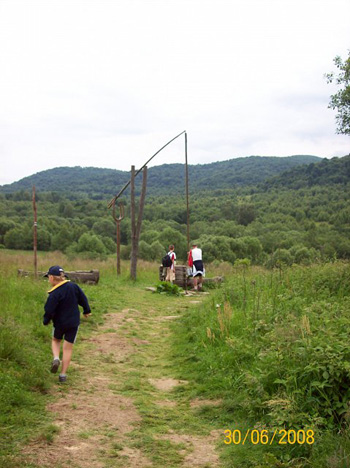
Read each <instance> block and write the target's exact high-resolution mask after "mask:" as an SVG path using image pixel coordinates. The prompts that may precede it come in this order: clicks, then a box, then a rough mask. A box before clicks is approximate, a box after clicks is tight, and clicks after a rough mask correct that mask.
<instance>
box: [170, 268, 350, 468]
mask: <svg viewBox="0 0 350 468" xmlns="http://www.w3.org/2000/svg"><path fill="white" fill-rule="evenodd" d="M349 306H350V265H349V263H340V262H337V263H334V264H326V265H320V266H312V267H300V266H293V267H292V268H287V269H285V270H283V271H281V272H270V273H268V272H266V271H264V270H258V269H256V268H254V267H250V268H237V270H236V273H235V275H234V277H233V278H230V279H229V280H228V281H226V283H225V285H224V286H223V287H222V288H221V289H220V290H217V291H216V292H212V293H211V300H210V301H209V302H208V303H207V305H206V307H201V308H199V309H198V310H196V311H193V310H191V311H190V312H189V313H188V314H187V315H186V317H184V318H183V320H182V321H181V322H177V323H176V324H174V327H175V332H177V334H176V339H175V349H176V353H177V359H178V360H179V365H180V364H181V366H182V369H183V372H182V374H181V377H182V378H184V379H191V380H192V381H195V382H196V383H197V385H196V387H195V389H193V392H195V393H194V394H195V395H198V396H199V397H202V398H205V397H209V396H210V398H215V397H216V398H222V399H223V408H225V411H227V412H228V414H231V415H232V420H234V426H235V427H236V428H240V429H242V431H243V430H247V428H253V427H255V428H260V429H261V428H267V429H271V430H273V429H274V428H277V429H281V428H286V429H287V430H288V429H295V430H300V429H308V428H312V429H313V430H314V431H315V440H316V443H315V444H314V446H308V447H307V446H305V445H304V446H302V445H299V446H298V445H288V444H287V445H285V446H283V447H281V446H278V445H277V444H276V445H272V446H262V445H260V447H255V448H254V447H251V449H250V448H249V451H247V448H246V447H244V449H245V450H243V447H239V446H234V447H230V448H229V449H228V450H229V451H228V452H227V454H226V459H227V461H228V465H227V466H232V464H235V465H239V466H242V467H247V468H248V467H261V466H266V467H267V466H276V467H278V466H281V467H282V466H310V467H315V468H316V467H317V468H318V467H324V468H326V467H329V466H341V465H338V464H335V463H336V460H338V461H339V456H340V455H339V448H340V447H341V451H343V450H346V448H349V440H350V433H349V428H348V420H349V406H348V402H349V400H350V364H349V363H350V343H349V337H348V330H349V327H350V317H349V313H348V311H349ZM180 330H181V332H180ZM179 350H181V352H180V351H179ZM181 356H182V357H181ZM183 356H186V358H184V357H183ZM325 447H327V449H326V448H325ZM282 449H283V450H282ZM264 457H267V458H266V460H267V459H269V460H270V461H271V463H272V460H274V462H273V464H268V463H267V464H266V465H264V464H261V463H262V461H261V460H263V458H264ZM331 459H333V460H334V461H333V462H332V461H331ZM229 461H230V462H231V465H230V464H229ZM288 462H290V464H289V463H288ZM304 462H305V463H306V464H305V465H304ZM284 463H286V464H284ZM298 463H299V464H298Z"/></svg>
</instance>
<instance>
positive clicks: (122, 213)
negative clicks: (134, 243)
mask: <svg viewBox="0 0 350 468" xmlns="http://www.w3.org/2000/svg"><path fill="white" fill-rule="evenodd" d="M119 213H120V214H119V217H118V218H117V215H116V214H115V200H114V203H113V218H114V221H115V222H116V225H117V275H118V276H119V275H120V222H121V220H122V219H124V206H123V204H122V203H119Z"/></svg>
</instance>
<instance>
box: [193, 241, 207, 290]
mask: <svg viewBox="0 0 350 468" xmlns="http://www.w3.org/2000/svg"><path fill="white" fill-rule="evenodd" d="M190 258H192V263H193V266H192V276H193V286H194V290H195V291H199V290H201V289H202V284H203V277H204V276H205V270H204V265H203V259H202V249H200V248H199V247H198V246H197V244H192V249H191V251H190Z"/></svg>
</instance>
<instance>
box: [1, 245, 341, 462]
mask: <svg viewBox="0 0 350 468" xmlns="http://www.w3.org/2000/svg"><path fill="white" fill-rule="evenodd" d="M0 262H1V263H0V294H1V298H2V309H1V314H0V427H1V429H0V430H1V433H0V460H1V461H0V466H6V467H12V468H13V467H15V466H19V465H18V455H19V453H20V451H21V448H23V446H25V445H26V444H28V443H33V440H34V441H35V440H36V439H37V440H44V441H46V442H47V443H48V444H50V443H51V442H52V441H53V440H56V439H57V438H59V435H58V434H57V430H58V428H57V426H56V425H55V421H54V419H53V418H54V416H53V414H52V413H49V412H47V404H48V403H49V402H50V401H52V400H53V398H54V397H55V395H56V397H57V392H62V393H63V394H64V395H65V392H68V391H69V389H70V390H71V391H72V392H73V395H76V393H74V392H75V391H76V392H77V394H79V393H81V391H82V386H81V381H82V380H84V379H85V381H86V380H87V379H89V378H90V377H91V373H95V374H96V375H97V376H98V375H99V373H102V374H101V375H103V378H105V379H106V381H107V380H108V382H109V387H108V388H109V390H111V391H112V392H113V396H114V397H117V396H118V395H122V396H124V397H125V398H127V399H130V400H131V401H132V402H133V405H134V406H135V408H136V409H137V412H138V418H136V419H135V421H136V422H135V425H134V427H133V430H132V431H130V432H129V433H128V434H125V436H124V438H120V435H119V436H118V432H117V431H116V430H115V429H114V430H111V429H110V428H108V427H105V428H104V429H103V428H100V427H98V426H96V427H94V431H93V433H92V432H91V428H90V429H89V428H88V429H87V430H86V431H83V432H81V434H80V436H79V437H80V438H82V437H83V438H84V441H85V442H86V443H88V441H89V439H92V440H91V445H92V446H94V445H96V444H94V441H93V437H94V435H95V436H97V435H99V436H101V437H102V439H101V441H102V442H101V441H100V445H101V446H100V447H96V448H97V449H100V450H101V454H100V456H101V457H102V458H101V459H103V463H104V464H105V465H104V466H114V467H115V466H120V467H122V466H128V465H127V462H126V461H125V460H128V458H127V455H128V453H129V452H123V450H126V449H127V450H129V451H130V450H139V451H140V454H142V455H143V456H146V457H147V459H148V460H151V462H152V466H155V467H156V466H169V467H172V466H174V467H175V466H182V465H183V463H184V461H185V460H186V457H187V456H189V452H190V450H193V454H195V455H196V454H197V455H196V456H197V461H198V460H199V458H200V455H201V453H202V455H203V451H204V448H205V446H208V444H212V446H214V445H215V444H216V446H217V451H218V453H220V454H221V460H220V465H218V464H216V465H215V464H212V465H211V463H212V462H211V461H210V458H208V459H207V463H206V464H205V457H204V460H203V463H202V465H199V466H203V467H204V466H207V467H208V468H209V466H222V467H232V466H239V467H243V468H244V467H255V468H257V467H260V468H286V467H294V468H296V467H299V468H301V467H313V468H316V467H317V468H319V467H320V468H322V467H324V468H326V467H327V468H346V467H349V466H350V460H349V453H350V441H349V418H350V414H349V406H348V402H349V400H350V393H349V388H350V370H349V369H350V366H349V360H350V344H349V325H350V307H349V306H350V266H349V264H348V263H340V262H339V263H334V264H325V265H318V266H310V267H292V268H290V269H288V270H285V271H267V270H265V269H261V268H253V267H247V266H245V265H241V266H240V267H239V268H235V269H233V268H232V267H230V266H229V265H220V266H219V268H220V272H224V274H225V276H226V282H225V285H224V286H223V287H222V288H221V289H218V290H210V294H209V295H208V296H200V295H198V296H197V297H195V298H193V297H192V298H184V297H183V296H180V297H177V296H167V295H165V294H162V295H160V294H152V293H150V292H148V291H145V286H146V285H147V286H150V285H153V286H154V285H155V284H156V283H157V269H158V268H157V265H155V264H150V263H145V262H140V263H139V266H138V280H137V282H136V283H132V282H130V280H129V278H128V273H129V265H128V263H127V262H125V263H123V264H122V272H123V274H122V275H121V276H120V277H118V278H117V277H116V268H115V261H114V259H110V260H107V261H104V262H97V261H93V262H91V261H87V260H76V261H73V260H72V261H69V260H68V259H67V258H66V257H64V256H62V255H61V254H45V255H40V256H39V269H40V270H46V269H47V268H48V267H49V266H50V265H53V264H57V263H58V264H62V266H64V267H65V268H66V269H67V270H69V269H92V268H94V269H96V268H97V269H99V270H100V283H99V285H98V286H84V287H83V289H84V291H85V292H86V294H87V296H88V298H89V301H90V303H91V306H92V310H93V316H92V320H90V321H88V322H85V321H84V322H82V326H81V330H80V331H79V345H78V346H77V349H76V352H75V356H74V361H76V362H78V363H79V362H81V361H83V360H86V359H88V360H89V364H88V366H86V365H85V366H81V365H80V366H79V365H78V366H76V367H74V366H73V367H72V369H71V370H70V385H69V386H68V387H67V388H58V389H57V384H56V380H57V379H53V376H52V375H51V374H50V373H49V365H50V360H51V352H50V336H51V327H44V326H43V325H42V314H43V304H44V302H45V299H46V291H47V289H48V284H47V282H46V281H43V280H38V281H35V280H33V279H28V278H18V277H17V268H24V269H31V268H32V257H31V255H30V254H28V253H20V252H16V253H15V252H8V251H0ZM208 271H210V273H211V274H212V275H213V276H214V275H215V274H217V273H218V272H217V271H214V268H212V267H210V268H208ZM106 312H108V314H107V315H106V316H105V314H106ZM105 317H107V319H106V320H107V324H108V327H107V328H106V329H103V327H100V325H101V324H102V323H103V322H104V320H105ZM123 317H124V318H123ZM108 320H109V322H108ZM113 320H115V322H113ZM99 334H100V335H99ZM103 335H106V336H107V337H108V338H110V339H112V338H113V337H115V338H116V339H117V338H118V339H119V340H120V341H116V344H115V346H114V347H112V348H110V349H109V351H111V352H109V351H108V352H104V353H102V352H97V353H96V354H94V353H93V352H92V348H93V343H94V342H96V340H97V342H99V343H105V341H103ZM91 337H93V340H90V339H89V338H91ZM101 337H102V338H101ZM123 345H125V346H126V348H125V349H126V350H129V351H128V352H126V354H125V357H122V358H118V359H116V358H115V357H113V353H112V351H113V352H114V351H118V349H121V350H122V349H123ZM98 346H101V344H99V345H98ZM164 379H178V380H179V382H183V384H181V385H178V386H175V387H174V389H173V390H171V391H163V390H160V391H158V390H156V389H155V388H154V385H153V383H152V381H163V380H164ZM102 381H103V380H102ZM97 393H98V391H97ZM67 395H68V394H67ZM84 395H85V396H84V398H86V399H88V398H89V397H92V396H93V395H94V393H93V391H92V390H91V389H90V390H89V389H88V390H87V391H86V394H84ZM102 397H103V395H102ZM74 398H78V397H76V396H74ZM72 401H73V400H72ZM77 401H78V402H75V401H73V402H72V404H74V408H76V409H79V404H80V403H79V401H80V400H77ZM93 401H94V400H93ZM199 402H200V404H198V403H199ZM211 403H213V404H211ZM283 428H285V429H286V430H295V431H296V432H297V431H302V430H313V431H314V443H309V444H308V443H306V442H305V443H303V444H298V443H286V444H278V443H276V442H278V441H279V440H280V439H281V436H278V434H277V437H276V440H274V443H272V444H271V445H270V443H268V444H266V445H263V444H262V443H261V441H260V443H257V444H255V445H254V444H252V443H251V442H249V443H247V444H245V445H243V444H242V443H239V444H237V445H235V444H234V443H230V444H227V445H226V444H225V443H224V441H225V437H224V434H223V430H224V429H230V430H231V431H232V430H234V429H239V430H241V431H242V434H243V435H244V434H246V432H247V430H248V429H251V430H252V429H256V430H257V431H259V434H261V433H262V432H261V431H263V430H271V432H270V433H269V437H270V439H269V442H270V440H271V434H272V433H273V431H275V430H276V429H278V430H281V429H283ZM103 430H104V431H105V433H106V434H107V433H108V434H109V435H108V434H107V435H106V434H104V433H103ZM212 431H219V432H220V434H221V432H222V437H221V435H219V436H218V437H217V438H216V439H215V440H214V438H213V439H210V437H211V436H210V437H209V435H210V434H211V433H212ZM213 434H214V433H213ZM103 437H104V438H105V439H106V440H107V439H108V438H109V439H110V440H111V441H112V442H113V444H114V445H113V446H114V449H113V450H112V449H111V448H110V447H109V446H108V443H107V442H103V441H104V439H103ZM118 437H119V438H118ZM213 437H214V435H213ZM236 440H237V439H236ZM287 442H288V440H287ZM291 442H292V441H291ZM104 443H105V444H106V445H103V444H104ZM108 447H109V448H108ZM191 447H192V448H191ZM49 450H50V447H49ZM103 450H104V452H103ZM213 450H214V449H213ZM213 450H212V451H211V452H210V453H209V455H208V456H212V457H214V452H213ZM102 452H103V453H102ZM120 454H122V455H120ZM123 457H124V458H123ZM125 457H126V458H125ZM213 460H214V458H213ZM25 466H31V467H32V466H37V465H35V464H34V465H33V464H32V465H25ZM45 466H46V465H45ZM77 466H84V465H83V464H82V465H80V464H78V465H77ZM130 466H131V465H130ZM193 466H196V465H193Z"/></svg>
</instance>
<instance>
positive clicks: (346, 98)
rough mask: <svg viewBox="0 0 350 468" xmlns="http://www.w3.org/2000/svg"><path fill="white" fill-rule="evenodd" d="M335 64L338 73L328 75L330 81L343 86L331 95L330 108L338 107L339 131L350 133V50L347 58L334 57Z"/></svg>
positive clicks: (345, 133) (337, 120)
mask: <svg viewBox="0 0 350 468" xmlns="http://www.w3.org/2000/svg"><path fill="white" fill-rule="evenodd" d="M334 64H335V66H336V68H337V69H338V75H337V76H334V73H329V74H327V75H326V77H327V80H328V83H332V82H333V81H335V82H336V84H337V85H338V86H341V87H342V88H341V89H340V90H339V91H338V92H337V93H335V94H333V95H331V100H330V103H329V106H328V107H329V108H331V109H333V110H334V109H336V110H337V115H336V122H337V133H342V134H344V135H350V50H349V56H348V57H347V59H345V60H344V62H343V60H342V58H341V57H340V56H339V55H338V56H337V57H335V59H334Z"/></svg>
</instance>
